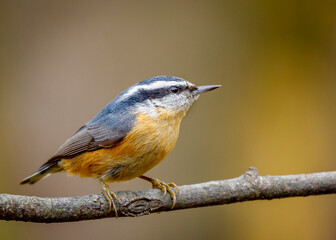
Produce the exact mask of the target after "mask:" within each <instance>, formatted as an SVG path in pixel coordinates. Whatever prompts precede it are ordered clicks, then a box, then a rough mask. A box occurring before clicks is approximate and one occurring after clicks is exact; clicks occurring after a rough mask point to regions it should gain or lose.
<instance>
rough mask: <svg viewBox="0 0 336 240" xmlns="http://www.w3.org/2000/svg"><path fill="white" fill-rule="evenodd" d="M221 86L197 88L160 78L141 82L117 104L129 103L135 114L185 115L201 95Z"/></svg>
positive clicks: (119, 99) (163, 77) (169, 78)
mask: <svg viewBox="0 0 336 240" xmlns="http://www.w3.org/2000/svg"><path fill="white" fill-rule="evenodd" d="M218 87H220V85H207V86H196V85H194V84H192V83H190V82H188V81H186V80H184V79H182V78H178V77H172V76H158V77H153V78H150V79H147V80H145V81H142V82H139V83H137V84H135V85H133V86H132V87H130V88H128V89H127V90H125V91H124V92H123V93H121V94H120V95H119V96H118V98H117V99H116V101H117V102H124V103H127V104H128V105H129V106H130V108H131V109H132V111H133V112H135V113H145V114H148V115H150V116H153V117H155V116H156V115H157V113H158V111H165V112H167V114H170V115H184V114H185V113H186V112H187V111H188V110H189V108H190V107H191V105H192V104H193V102H194V101H196V100H197V99H198V97H199V95H200V94H201V93H205V92H208V91H211V90H214V89H216V88H218Z"/></svg>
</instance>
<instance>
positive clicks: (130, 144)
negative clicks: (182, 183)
mask: <svg viewBox="0 0 336 240" xmlns="http://www.w3.org/2000/svg"><path fill="white" fill-rule="evenodd" d="M182 117H183V115H181V116H176V115H172V114H169V113H167V112H165V110H160V111H159V115H158V116H157V117H156V118H152V117H150V116H148V115H147V114H138V115H137V120H136V123H135V124H134V127H133V128H132V130H131V131H130V132H129V133H128V134H127V136H126V137H125V138H124V139H123V141H121V142H120V143H118V144H117V145H116V146H114V147H112V148H103V149H99V150H96V151H93V152H85V153H82V154H80V155H78V156H76V157H74V158H72V159H63V160H62V166H63V168H64V169H65V170H66V171H67V172H69V173H71V174H80V175H81V176H82V177H103V178H104V179H105V180H107V181H125V180H129V179H132V178H135V177H138V176H140V175H142V174H144V173H145V172H147V171H148V170H149V169H151V168H152V167H154V166H155V165H156V164H158V163H159V162H160V161H161V160H163V159H164V158H165V157H166V156H167V155H168V154H169V153H170V151H171V150H172V149H173V147H174V146H175V143H176V140H177V138H178V134H179V128H180V122H181V119H182Z"/></svg>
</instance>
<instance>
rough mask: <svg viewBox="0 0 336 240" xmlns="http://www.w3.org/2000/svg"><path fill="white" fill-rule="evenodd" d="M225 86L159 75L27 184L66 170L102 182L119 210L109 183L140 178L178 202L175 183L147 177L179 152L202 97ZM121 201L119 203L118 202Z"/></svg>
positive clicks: (128, 93)
mask: <svg viewBox="0 0 336 240" xmlns="http://www.w3.org/2000/svg"><path fill="white" fill-rule="evenodd" d="M218 87H220V85H209V86H195V85H194V84H192V83H190V82H188V81H186V80H184V79H182V78H178V77H171V76H158V77H153V78H150V79H147V80H145V81H142V82H139V83H137V84H135V85H133V86H131V87H130V88H128V89H127V90H125V91H124V92H122V93H121V94H120V95H119V96H117V97H116V98H115V99H114V100H113V101H112V102H110V103H109V104H108V105H106V106H105V107H104V108H103V109H102V110H101V111H100V112H99V113H98V114H97V115H96V116H95V117H94V118H93V119H92V120H91V121H89V122H88V123H86V124H85V125H84V126H83V127H81V128H80V129H79V130H78V131H77V132H76V133H75V134H74V135H73V136H72V137H70V138H69V139H68V140H67V141H66V142H65V143H64V144H63V145H62V146H61V147H60V149H59V150H58V151H57V152H56V154H55V155H54V156H53V157H52V158H50V159H49V160H48V161H47V162H46V163H44V164H43V165H42V166H41V167H40V168H39V169H38V170H37V171H36V172H35V173H33V174H32V175H31V176H29V177H27V178H25V179H24V180H23V181H22V182H21V184H25V183H29V184H34V183H36V182H37V181H39V180H40V179H42V178H43V177H45V176H47V175H49V174H51V173H55V172H61V171H66V172H68V173H70V174H79V175H80V176H81V177H94V178H97V179H98V180H99V182H100V184H101V186H102V193H103V194H104V196H105V198H106V200H107V201H108V203H109V205H110V210H111V209H113V210H114V211H115V214H116V216H118V215H117V211H116V207H115V202H114V199H115V200H117V201H118V199H117V197H116V195H115V194H114V193H113V192H111V191H110V189H109V187H108V185H107V184H106V183H105V181H108V182H118V181H126V180H130V179H133V178H136V177H139V178H141V179H144V180H146V181H149V182H151V183H152V186H153V188H159V189H161V190H162V191H163V192H164V195H166V192H167V191H168V192H169V194H170V196H171V197H172V199H173V205H172V208H173V207H174V206H175V203H176V195H175V193H174V191H173V188H175V189H176V192H177V194H178V193H179V191H178V188H177V186H176V185H175V184H174V183H164V182H162V181H160V180H158V179H156V178H150V177H146V176H144V175H143V174H144V173H145V172H147V171H148V170H149V169H151V168H152V167H154V166H155V165H157V164H158V163H159V162H161V161H162V160H163V159H164V158H165V157H166V156H167V155H168V154H169V153H170V151H171V150H172V149H173V147H174V146H175V143H176V140H177V138H178V134H179V129H180V123H181V120H182V118H183V116H184V115H185V114H186V112H187V111H188V110H189V108H190V106H191V105H192V103H193V102H194V101H195V100H197V99H198V97H199V94H200V93H204V92H208V91H211V90H214V89H216V88H218ZM118 202H119V201H118Z"/></svg>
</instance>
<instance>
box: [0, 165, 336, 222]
mask: <svg viewBox="0 0 336 240" xmlns="http://www.w3.org/2000/svg"><path fill="white" fill-rule="evenodd" d="M179 189H180V194H179V195H178V196H177V203H176V206H175V208H174V209H171V206H172V200H171V198H170V196H169V194H167V196H166V197H165V198H163V194H162V191H161V190H159V189H149V190H142V191H122V192H117V193H116V195H117V197H118V199H119V200H120V204H117V209H118V214H119V217H128V216H132V217H135V216H142V215H147V214H151V213H154V212H164V211H174V210H180V209H186V208H197V207H205V206H213V205H221V204H230V203H235V202H244V201H252V200H263V199H274V198H287V197H297V196H309V195H321V194H331V193H336V171H335V172H321V173H311V174H299V175H283V176H259V175H258V171H257V169H255V168H249V170H248V171H247V172H246V173H244V174H243V175H241V176H240V177H237V178H233V179H229V180H220V181H211V182H206V183H199V184H193V185H186V186H180V187H179ZM108 208H109V206H108V203H107V202H106V200H105V198H104V196H103V195H102V194H99V195H87V196H77V197H66V198H39V197H30V196H19V195H9V194H0V219H2V220H15V221H25V222H39V223H54V222H73V221H81V220H89V219H100V218H106V217H114V216H115V215H114V211H111V212H109V211H108Z"/></svg>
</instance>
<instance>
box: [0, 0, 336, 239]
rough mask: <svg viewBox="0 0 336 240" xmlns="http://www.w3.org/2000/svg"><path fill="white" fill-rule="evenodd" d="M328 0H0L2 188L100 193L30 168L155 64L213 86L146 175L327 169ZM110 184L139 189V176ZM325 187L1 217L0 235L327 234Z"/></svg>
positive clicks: (168, 177)
mask: <svg viewBox="0 0 336 240" xmlns="http://www.w3.org/2000/svg"><path fill="white" fill-rule="evenodd" d="M335 10H336V2H335V1H315V2H310V3H308V1H298V0H295V1H289V0H281V1H280V0H279V1H278V0H274V1H239V0H238V1H155V0H152V1H80V0H77V1H73V0H70V1H68V0H60V1H44V0H40V1H39V0H31V1H17V0H1V2H0V34H1V35H0V114H1V117H0V152H1V158H0V192H1V193H11V194H23V195H36V196H41V197H44V196H45V197H61V196H75V195H85V194H94V193H99V192H100V187H99V184H98V183H97V182H96V181H95V180H93V179H80V178H79V177H78V176H73V177H67V175H66V174H64V173H62V174H56V175H53V176H51V177H49V178H47V179H45V180H44V181H41V182H39V183H38V184H36V185H33V186H27V185H24V186H21V185H19V182H20V181H21V180H22V178H24V177H26V176H27V175H29V174H31V173H32V172H33V171H35V170H37V168H38V167H40V165H41V164H42V163H43V162H44V161H46V160H47V159H48V158H49V157H50V156H52V155H53V153H54V152H55V151H56V150H57V149H58V147H59V146H60V145H61V144H62V143H63V142H64V141H65V140H66V139H67V138H68V137H70V136H71V135H72V134H73V133H74V132H75V131H76V130H77V129H78V128H79V127H80V126H82V125H83V124H85V123H86V122H87V121H88V120H90V119H91V118H92V117H93V116H94V115H95V114H96V113H97V112H98V111H99V110H100V109H101V108H102V107H103V106H105V105H106V104H107V103H108V102H109V101H111V100H112V99H113V98H114V97H115V96H117V94H119V93H120V92H121V91H123V90H124V89H126V88H127V87H129V86H130V85H133V84H134V83H136V82H139V81H142V80H145V79H147V78H150V77H152V76H156V75H175V76H179V77H183V78H186V79H187V80H189V81H191V82H193V83H195V84H200V85H201V84H221V85H222V86H223V87H222V88H220V89H218V90H216V91H214V92H211V93H209V94H205V95H202V96H201V98H200V99H199V100H198V101H197V103H196V104H194V106H193V107H192V109H191V111H190V112H189V114H188V115H187V116H186V117H185V119H184V120H183V121H182V126H181V132H180V138H179V140H178V142H177V145H176V147H175V149H174V150H173V152H172V153H171V154H170V155H169V156H168V157H167V158H166V159H165V160H164V161H163V162H162V163H161V164H159V165H158V166H157V167H155V168H154V169H152V170H151V171H150V172H149V173H148V175H149V176H153V177H158V178H160V179H161V180H164V181H168V182H169V181H173V182H175V183H177V184H178V185H185V184H192V183H199V182H204V181H210V180H217V179H227V178H233V177H237V176H239V175H241V174H242V173H244V172H245V171H246V170H247V169H248V167H249V166H254V167H257V168H258V170H259V173H260V174H261V175H268V174H273V175H275V174H277V175H280V174H299V173H310V172H319V171H332V170H335V168H336V161H335V158H336V148H335V146H334V144H335V141H336V126H335V121H336V107H335V100H336V95H335V91H336V78H335V77H336V15H335ZM110 186H111V189H113V190H114V191H119V190H126V189H134V190H135V189H144V188H150V184H148V183H147V182H145V181H142V180H138V179H135V180H132V181H129V182H125V183H119V184H110ZM335 202H336V196H334V195H329V196H314V197H306V198H291V199H281V200H272V201H255V202H245V203H236V204H232V205H224V206H216V207H206V208H199V209H190V210H183V211H174V212H170V213H162V214H153V215H150V216H145V217H140V218H120V219H117V220H116V219H113V218H111V219H102V220H94V221H83V222H77V223H63V224H33V223H20V222H4V221H2V222H0V238H1V239H40V238H42V237H43V238H48V239H49V240H54V239H61V238H64V239H70V238H77V239H93V238H96V239H138V240H141V239H194V240H198V239H206V238H207V239H224V238H225V239H306V240H309V239H335V238H336V228H335V221H336V214H335V212H336V204H335Z"/></svg>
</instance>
